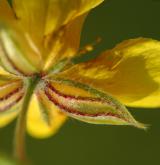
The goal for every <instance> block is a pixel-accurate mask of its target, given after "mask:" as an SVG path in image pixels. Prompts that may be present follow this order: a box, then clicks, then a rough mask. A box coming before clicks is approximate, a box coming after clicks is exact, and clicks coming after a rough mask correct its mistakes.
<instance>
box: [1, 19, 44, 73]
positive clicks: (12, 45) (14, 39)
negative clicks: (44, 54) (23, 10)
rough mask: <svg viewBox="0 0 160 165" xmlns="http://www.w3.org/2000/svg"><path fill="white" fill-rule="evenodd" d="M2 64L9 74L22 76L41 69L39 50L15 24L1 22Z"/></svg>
mask: <svg viewBox="0 0 160 165" xmlns="http://www.w3.org/2000/svg"><path fill="white" fill-rule="evenodd" d="M12 23H13V22H12ZM0 64H1V66H2V67H3V68H4V69H5V70H7V71H8V72H10V73H14V74H22V75H32V74H34V73H35V72H38V71H39V70H40V69H41V64H42V63H41V55H40V52H39V50H38V49H37V48H36V46H35V45H34V44H33V42H32V40H31V38H30V37H29V36H28V35H27V34H26V33H24V32H23V31H21V29H19V28H18V27H17V26H16V25H15V24H14V23H13V24H11V23H9V22H7V23H6V22H4V21H2V22H1V21H0Z"/></svg>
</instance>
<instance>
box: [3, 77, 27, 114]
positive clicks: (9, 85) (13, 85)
mask: <svg viewBox="0 0 160 165" xmlns="http://www.w3.org/2000/svg"><path fill="white" fill-rule="evenodd" d="M23 95H24V88H23V83H22V81H20V80H12V81H7V82H4V81H2V80H1V82H0V115H2V114H3V113H4V112H8V111H10V110H17V108H18V103H19V102H20V101H21V100H22V98H23Z"/></svg>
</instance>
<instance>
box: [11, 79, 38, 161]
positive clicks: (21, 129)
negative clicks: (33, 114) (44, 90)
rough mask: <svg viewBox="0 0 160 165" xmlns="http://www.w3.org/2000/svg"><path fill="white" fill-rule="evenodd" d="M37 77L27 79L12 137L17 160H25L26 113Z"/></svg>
mask: <svg viewBox="0 0 160 165" xmlns="http://www.w3.org/2000/svg"><path fill="white" fill-rule="evenodd" d="M38 81H39V79H38V78H37V77H35V78H32V79H28V80H27V90H26V93H25V96H24V98H23V103H22V106H21V111H20V114H19V117H18V119H17V125H16V130H15V137H14V156H15V158H16V159H17V160H19V161H21V162H25V161H26V160H27V157H26V151H25V133H26V115H27V110H28V107H29V103H30V100H31V97H32V94H33V92H34V89H35V88H36V85H37V83H38Z"/></svg>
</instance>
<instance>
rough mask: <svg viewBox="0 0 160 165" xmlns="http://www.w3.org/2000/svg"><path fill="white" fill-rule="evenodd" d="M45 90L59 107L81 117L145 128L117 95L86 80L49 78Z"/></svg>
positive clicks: (92, 121)
mask: <svg viewBox="0 0 160 165" xmlns="http://www.w3.org/2000/svg"><path fill="white" fill-rule="evenodd" d="M45 94H46V96H47V97H48V99H49V100H50V101H51V102H52V103H53V104H55V105H56V106H57V107H58V108H59V109H61V110H62V111H63V112H65V113H67V114H68V115H69V116H71V117H74V118H76V119H78V120H81V121H84V122H88V123H94V124H113V125H133V126H135V127H139V128H145V126H144V125H143V124H141V123H139V122H137V121H136V120H135V119H134V118H133V117H132V115H131V114H130V113H129V112H128V110H127V109H126V108H125V107H124V106H123V105H122V104H121V103H119V102H118V101H117V100H116V99H115V98H113V97H111V96H110V95H108V94H106V93H103V92H100V91H98V90H96V89H94V88H91V87H89V86H87V85H85V84H81V83H78V82H74V81H71V80H63V79H56V80H55V79H54V80H49V81H47V82H46V88H45Z"/></svg>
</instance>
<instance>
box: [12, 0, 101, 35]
mask: <svg viewBox="0 0 160 165" xmlns="http://www.w3.org/2000/svg"><path fill="white" fill-rule="evenodd" d="M101 2H103V0H85V1H84V0H34V1H33V0H28V1H26V0H13V6H14V9H15V12H16V15H17V17H18V18H19V19H20V21H22V24H23V26H24V27H25V28H27V29H28V31H29V32H30V33H31V34H33V35H34V34H35V35H43V34H50V33H52V32H53V31H55V30H57V29H59V28H60V27H61V26H63V25H65V24H67V23H68V22H69V21H71V20H72V19H74V18H75V17H77V16H79V15H81V14H83V13H85V12H87V11H89V10H90V9H92V8H94V7H95V6H97V5H98V4H100V3H101Z"/></svg>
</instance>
